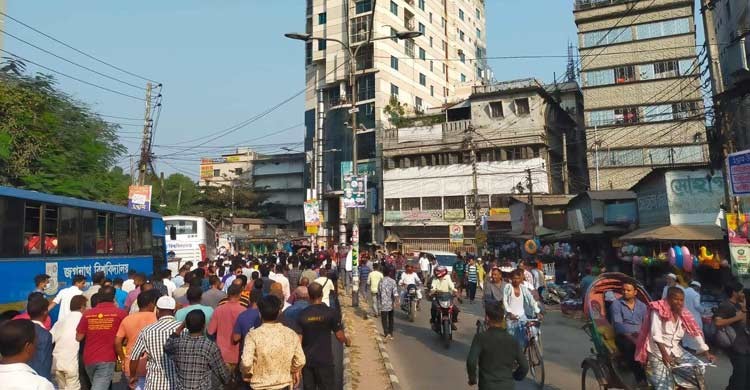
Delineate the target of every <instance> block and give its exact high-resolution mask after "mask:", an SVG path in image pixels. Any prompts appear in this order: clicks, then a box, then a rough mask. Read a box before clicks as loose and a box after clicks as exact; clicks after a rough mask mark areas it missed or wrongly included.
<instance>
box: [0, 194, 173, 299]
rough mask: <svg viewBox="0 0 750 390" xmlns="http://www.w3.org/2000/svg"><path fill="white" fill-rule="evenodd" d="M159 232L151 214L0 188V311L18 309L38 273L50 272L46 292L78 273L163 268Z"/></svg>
mask: <svg viewBox="0 0 750 390" xmlns="http://www.w3.org/2000/svg"><path fill="white" fill-rule="evenodd" d="M164 234H165V230H164V221H163V220H162V217H161V215H159V214H156V213H151V212H146V211H136V210H130V209H128V208H126V207H122V206H115V205H110V204H106V203H97V202H91V201H86V200H80V199H75V198H69V197H64V196H57V195H49V194H43V193H39V192H34V191H27V190H21V189H17V188H10V187H0V277H2V279H0V312H2V311H4V310H8V309H16V310H18V309H19V308H22V307H23V306H24V303H25V301H26V298H27V296H28V294H29V293H30V292H31V291H33V290H34V287H35V286H34V276H36V275H38V274H47V275H49V276H50V277H51V280H50V285H49V288H48V289H47V291H45V293H47V295H49V296H52V295H55V294H57V292H58V290H60V289H62V288H65V287H68V286H70V285H71V283H72V278H73V276H75V275H78V274H81V275H84V276H86V278H87V279H88V281H89V282H91V276H92V275H93V274H94V273H95V272H97V271H103V272H104V273H105V275H106V276H107V278H108V279H114V278H118V277H119V278H122V279H123V280H125V279H127V273H128V270H129V269H135V270H137V271H138V272H143V273H145V274H147V275H148V274H151V273H153V271H154V269H159V270H160V269H165V267H166V250H165V246H164V242H165V240H164Z"/></svg>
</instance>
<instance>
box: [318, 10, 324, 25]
mask: <svg viewBox="0 0 750 390" xmlns="http://www.w3.org/2000/svg"><path fill="white" fill-rule="evenodd" d="M318 24H326V13H325V12H322V13H319V14H318Z"/></svg>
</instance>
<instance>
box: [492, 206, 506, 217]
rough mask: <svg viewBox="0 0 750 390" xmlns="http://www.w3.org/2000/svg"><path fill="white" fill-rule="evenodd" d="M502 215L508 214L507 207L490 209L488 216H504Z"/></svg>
mask: <svg viewBox="0 0 750 390" xmlns="http://www.w3.org/2000/svg"><path fill="white" fill-rule="evenodd" d="M504 214H510V209H509V208H507V207H501V208H491V209H490V215H504Z"/></svg>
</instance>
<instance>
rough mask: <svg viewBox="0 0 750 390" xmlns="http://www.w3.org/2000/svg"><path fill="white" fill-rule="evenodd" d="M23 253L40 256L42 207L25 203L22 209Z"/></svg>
mask: <svg viewBox="0 0 750 390" xmlns="http://www.w3.org/2000/svg"><path fill="white" fill-rule="evenodd" d="M24 212H25V213H24V214H25V215H24V224H23V245H24V247H23V252H24V254H25V255H41V254H42V224H41V220H42V219H41V216H42V206H41V205H40V204H35V203H26V207H24Z"/></svg>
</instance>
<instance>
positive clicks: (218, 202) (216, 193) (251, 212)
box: [187, 182, 268, 222]
mask: <svg viewBox="0 0 750 390" xmlns="http://www.w3.org/2000/svg"><path fill="white" fill-rule="evenodd" d="M265 200H266V196H265V195H263V194H259V193H257V192H255V191H253V190H252V189H251V188H250V187H249V186H247V185H246V184H245V183H242V182H238V183H235V186H234V214H233V215H234V216H235V217H245V218H260V217H265V216H266V215H268V212H267V209H266V206H265V205H263V202H264V201H265ZM187 210H190V211H191V214H192V215H202V216H204V217H206V218H208V219H209V220H211V221H213V222H219V221H221V220H222V219H224V218H229V217H230V215H232V187H231V186H227V185H225V186H220V187H212V186H204V187H200V192H199V196H198V197H197V199H196V201H195V202H194V203H193V204H191V205H190V206H188V208H187Z"/></svg>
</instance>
